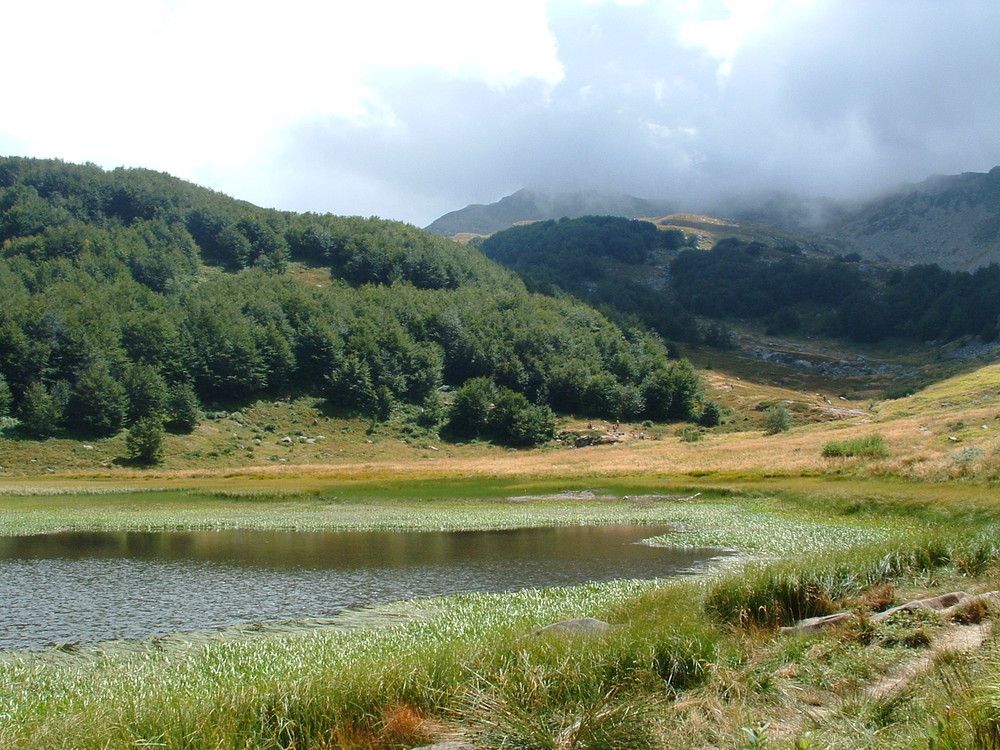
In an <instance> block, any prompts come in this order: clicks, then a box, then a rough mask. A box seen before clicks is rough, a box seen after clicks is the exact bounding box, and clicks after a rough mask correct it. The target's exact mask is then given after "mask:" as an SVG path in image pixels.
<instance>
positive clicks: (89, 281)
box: [0, 158, 715, 456]
mask: <svg viewBox="0 0 1000 750" xmlns="http://www.w3.org/2000/svg"><path fill="white" fill-rule="evenodd" d="M0 248H2V251H0V294H2V295H3V300H4V304H3V306H2V308H0V418H2V419H3V424H4V426H5V428H6V429H7V434H8V436H9V435H11V434H13V435H18V436H20V437H22V438H26V439H34V438H44V437H46V436H52V435H66V436H73V437H89V436H94V437H100V436H107V435H113V434H116V433H117V432H119V431H121V430H123V429H129V430H130V438H131V437H133V433H134V436H135V443H136V445H137V446H138V447H137V448H136V455H137V456H142V455H143V453H142V448H141V446H142V444H143V438H144V436H149V435H152V436H154V437H155V435H156V433H157V431H159V430H174V431H189V430H191V429H193V428H194V427H195V425H196V424H197V423H198V419H199V413H200V411H201V410H203V409H207V408H219V407H233V408H237V407H238V406H239V405H240V404H245V403H248V402H250V401H253V400H255V399H260V398H276V397H288V396H296V395H303V394H309V395H314V396H318V397H321V398H323V399H325V402H326V405H327V408H328V409H329V410H331V411H332V412H336V413H342V414H348V415H357V416H359V417H364V418H366V419H371V420H385V419H387V418H388V417H389V416H390V415H392V414H397V415H398V414H399V413H404V414H406V415H408V418H411V419H412V420H414V421H415V422H419V423H420V424H422V425H424V426H425V427H427V428H428V429H440V430H441V433H442V435H443V436H445V437H448V436H452V437H453V438H454V439H473V438H484V439H490V440H493V441H496V442H499V443H503V444H507V445H531V444H535V443H538V442H542V441H544V440H547V439H548V438H550V437H551V436H552V434H553V430H554V424H555V421H554V414H555V413H556V412H562V413H586V414H587V415H592V416H594V417H598V416H603V417H606V418H609V419H617V418H621V419H638V418H642V419H652V420H680V419H697V418H699V417H701V416H702V415H703V413H705V411H706V410H705V402H704V397H703V395H702V389H701V385H700V383H699V381H698V378H697V376H696V375H695V373H694V371H693V370H692V368H691V366H690V365H689V364H688V363H687V362H686V361H684V360H676V359H671V358H670V357H669V352H668V349H667V347H666V346H665V344H664V343H663V341H662V340H661V339H660V338H659V337H658V336H657V335H656V334H655V333H650V332H649V331H648V329H645V328H644V327H643V326H641V325H632V326H621V325H617V324H615V323H612V322H610V321H609V320H608V319H607V318H606V317H605V316H604V315H602V314H601V313H599V312H597V311H595V310H594V309H592V308H590V307H587V306H586V305H584V304H582V303H580V302H578V301H575V300H573V299H570V298H567V297H565V296H559V295H556V296H552V295H543V294H540V293H537V292H532V291H529V290H528V289H527V288H526V286H525V285H524V283H523V282H522V281H521V280H520V279H518V278H517V277H516V276H515V275H513V274H512V273H510V272H509V271H506V270H504V269H502V268H501V267H500V266H498V265H497V264H495V263H493V262H492V261H490V260H488V259H487V258H486V257H485V256H484V255H483V254H482V253H481V252H480V251H479V250H477V249H475V248H472V247H467V246H464V245H461V244H458V243H456V242H453V241H450V240H445V239H442V238H439V237H436V236H434V235H431V234H429V233H427V232H424V231H422V230H419V229H416V228H414V227H412V226H409V225H405V224H402V223H398V222H391V221H384V220H380V219H377V218H367V219H365V218H358V217H351V218H346V217H338V216H333V215H328V214H324V215H319V214H297V213H290V212H282V211H276V210H270V209H262V208H258V207H256V206H253V205H251V204H249V203H246V202H243V201H239V200H235V199H233V198H230V197H228V196H225V195H222V194H220V193H217V192H214V191H211V190H208V189H205V188H201V187H198V186H195V185H193V184H191V183H187V182H184V181H181V180H178V179H176V178H173V177H171V176H169V175H166V174H163V173H158V172H153V171H150V170H144V169H115V170H111V171H105V170H103V169H101V168H99V167H97V166H94V165H73V164H68V163H64V162H62V161H57V160H37V159H26V158H0ZM445 395H447V396H448V398H443V396H445ZM707 412H708V413H709V414H712V413H715V411H714V410H713V409H708V410H707ZM147 439H148V438H147Z"/></svg>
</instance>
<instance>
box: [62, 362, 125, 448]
mask: <svg viewBox="0 0 1000 750" xmlns="http://www.w3.org/2000/svg"><path fill="white" fill-rule="evenodd" d="M127 408H128V396H127V395H126V393H125V389H124V388H123V387H122V384H121V383H119V382H118V381H117V380H115V379H114V378H113V377H112V376H111V373H110V372H109V369H108V365H107V363H105V362H104V361H103V360H99V361H98V362H96V363H94V364H92V365H90V366H89V367H87V368H85V369H84V370H83V371H82V372H81V373H80V374H79V375H78V376H77V381H76V384H75V385H74V386H73V391H72V395H71V397H70V402H69V407H68V409H67V413H66V417H67V419H68V420H69V422H70V425H71V426H73V427H79V428H81V429H83V430H84V431H86V432H92V433H93V434H95V435H114V434H115V433H116V432H118V430H120V429H121V427H122V425H123V424H124V423H125V414H126V410H127Z"/></svg>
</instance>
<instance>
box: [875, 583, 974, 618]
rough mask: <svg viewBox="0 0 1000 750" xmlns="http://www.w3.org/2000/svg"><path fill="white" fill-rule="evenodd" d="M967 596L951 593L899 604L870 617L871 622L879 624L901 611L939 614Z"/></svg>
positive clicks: (960, 592) (958, 592) (962, 592)
mask: <svg viewBox="0 0 1000 750" xmlns="http://www.w3.org/2000/svg"><path fill="white" fill-rule="evenodd" d="M968 598H969V595H968V594H966V593H965V592H964V591H952V592H951V593H948V594H941V595H940V596H932V597H928V598H927V599H914V600H913V601H911V602H907V603H906V604H900V605H899V606H898V607H892V608H891V609H887V610H886V611H885V612H879V613H878V614H876V615H872V617H871V621H872V622H881V621H882V620H884V619H886V618H887V617H892V615H894V614H896V613H897V612H902V611H904V610H905V611H913V610H915V609H930V610H933V611H935V612H941V611H943V610H946V609H948V608H949V607H954V606H955V605H956V604H958V603H960V602H962V601H964V600H965V599H968Z"/></svg>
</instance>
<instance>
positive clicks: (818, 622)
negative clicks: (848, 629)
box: [781, 612, 857, 635]
mask: <svg viewBox="0 0 1000 750" xmlns="http://www.w3.org/2000/svg"><path fill="white" fill-rule="evenodd" d="M855 617H857V615H855V614H854V613H853V612H838V613H837V614H835V615H824V616H822V617H810V618H808V619H805V620H800V621H799V622H797V623H795V624H794V625H791V626H789V627H784V628H781V632H782V633H792V634H794V635H803V634H805V633H813V632H815V631H817V630H822V629H823V628H828V627H830V626H831V625H836V624H838V623H841V622H845V621H847V620H853V619H854V618H855Z"/></svg>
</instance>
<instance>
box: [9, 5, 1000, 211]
mask: <svg viewBox="0 0 1000 750" xmlns="http://www.w3.org/2000/svg"><path fill="white" fill-rule="evenodd" d="M0 28H3V29H4V30H5V32H6V33H5V34H4V44H3V47H4V53H5V58H6V63H7V65H6V70H7V71H8V72H7V74H6V75H5V76H4V86H3V90H4V99H5V102H4V106H3V115H2V117H0V155H26V156H38V157H58V158H61V159H65V160H67V161H73V162H83V161H90V162H95V163H97V164H100V165H101V166H104V167H107V168H112V167H116V166H142V167H149V168H153V169H157V170H162V171H166V172H170V173H171V174H174V175H177V176H179V177H183V178H185V179H189V180H193V181H194V182H197V183H199V184H202V185H206V186H209V187H213V188H215V189H217V190H221V191H223V192H225V193H228V194H229V195H232V196H235V197H238V198H243V199H246V200H250V201H252V202H254V203H257V204H259V205H263V206H269V207H277V208H282V209H289V210H297V211H307V210H309V211H318V212H331V213H336V214H360V215H364V216H368V215H378V216H382V217H384V218H392V219H402V220H404V221H409V222H413V223H415V224H418V225H421V226H422V225H426V224H428V223H430V221H432V220H433V219H435V218H437V217H438V216H439V215H441V214H443V213H445V212H447V211H450V210H453V209H457V208H461V207H462V206H464V205H466V204H468V203H489V202H492V201H495V200H498V199H499V198H501V197H503V196H504V195H507V194H509V193H511V192H513V191H515V190H517V189H518V188H521V187H534V188H540V189H550V190H590V189H598V190H604V191H617V192H627V193H630V194H632V195H637V196H641V197H648V198H670V199H675V200H678V201H680V202H681V203H684V202H685V201H691V202H695V201H700V200H703V199H705V198H707V197H711V196H714V195H719V194H732V193H737V192H740V191H745V190H752V189H758V188H761V189H769V190H770V189H779V190H794V191H799V192H805V193H808V194H813V195H830V196H835V197H846V196H851V195H857V194H863V193H869V192H872V191H877V190H879V189H884V188H886V187H888V186H891V185H894V184H897V183H899V182H901V181H915V180H920V179H922V178H924V177H925V176H927V175H929V174H933V173H957V172H963V171H987V170H988V169H990V168H991V167H993V166H995V165H998V164H1000V44H998V39H1000V2H997V0H422V2H413V0H363V2H362V1H359V0H326V1H325V2H324V1H323V0H281V2H274V1H272V2H260V1H259V0H89V1H88V2H86V3H82V2H80V1H79V0H31V2H15V1H14V0H8V1H7V2H3V3H2V4H0Z"/></svg>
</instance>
